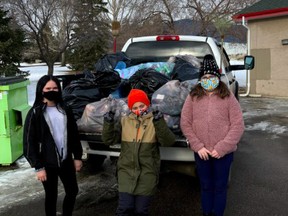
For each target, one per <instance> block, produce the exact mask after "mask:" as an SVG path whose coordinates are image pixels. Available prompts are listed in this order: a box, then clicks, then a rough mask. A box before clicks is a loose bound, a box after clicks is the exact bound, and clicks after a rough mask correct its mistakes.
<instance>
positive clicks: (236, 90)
mask: <svg viewBox="0 0 288 216" xmlns="http://www.w3.org/2000/svg"><path fill="white" fill-rule="evenodd" d="M234 95H235V97H236V99H237V100H238V101H239V83H238V82H237V81H235V93H234Z"/></svg>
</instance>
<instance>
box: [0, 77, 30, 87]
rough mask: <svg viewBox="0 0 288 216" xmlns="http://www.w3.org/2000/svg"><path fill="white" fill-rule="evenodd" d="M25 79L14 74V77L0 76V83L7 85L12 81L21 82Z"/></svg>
mask: <svg viewBox="0 0 288 216" xmlns="http://www.w3.org/2000/svg"><path fill="white" fill-rule="evenodd" d="M25 80H27V78H24V77H23V76H14V77H0V85H9V84H13V83H18V82H23V81H25Z"/></svg>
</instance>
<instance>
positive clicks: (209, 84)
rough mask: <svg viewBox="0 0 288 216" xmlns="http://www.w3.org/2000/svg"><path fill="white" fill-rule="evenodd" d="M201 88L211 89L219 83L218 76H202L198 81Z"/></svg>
mask: <svg viewBox="0 0 288 216" xmlns="http://www.w3.org/2000/svg"><path fill="white" fill-rule="evenodd" d="M200 83H201V86H202V88H204V89H205V90H206V91H213V90H214V89H216V88H217V87H218V85H219V78H218V77H210V78H203V79H201V81H200Z"/></svg>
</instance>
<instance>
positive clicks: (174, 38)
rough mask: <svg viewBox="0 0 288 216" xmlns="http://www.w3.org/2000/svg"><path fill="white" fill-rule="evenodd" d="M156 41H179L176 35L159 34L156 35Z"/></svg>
mask: <svg viewBox="0 0 288 216" xmlns="http://www.w3.org/2000/svg"><path fill="white" fill-rule="evenodd" d="M156 40H157V41H179V36H178V35H160V36H157V37H156Z"/></svg>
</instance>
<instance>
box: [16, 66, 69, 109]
mask: <svg viewBox="0 0 288 216" xmlns="http://www.w3.org/2000/svg"><path fill="white" fill-rule="evenodd" d="M20 66H21V67H20V68H19V69H20V70H22V71H28V72H29V73H30V75H29V76H28V77H27V78H28V79H29V81H30V84H29V85H28V88H27V89H28V103H29V105H32V104H33V102H34V99H35V89H36V85H37V82H38V80H39V79H40V78H41V77H42V76H43V75H46V74H47V72H48V67H47V65H46V64H27V63H22V64H20ZM69 72H71V70H70V69H69V68H68V67H61V66H59V65H55V66H54V75H62V74H66V73H69Z"/></svg>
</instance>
